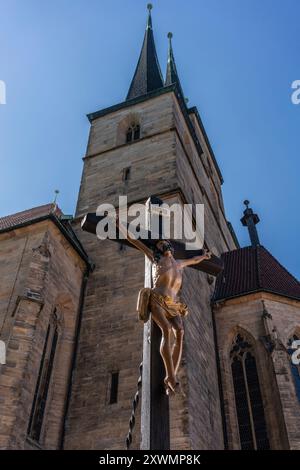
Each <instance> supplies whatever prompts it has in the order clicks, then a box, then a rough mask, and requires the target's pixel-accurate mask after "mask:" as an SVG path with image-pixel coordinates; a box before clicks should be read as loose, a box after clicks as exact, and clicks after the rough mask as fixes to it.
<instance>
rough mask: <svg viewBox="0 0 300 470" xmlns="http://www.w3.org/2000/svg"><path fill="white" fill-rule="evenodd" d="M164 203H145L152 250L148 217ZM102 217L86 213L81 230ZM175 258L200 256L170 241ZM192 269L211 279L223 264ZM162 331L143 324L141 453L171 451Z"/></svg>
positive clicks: (148, 273)
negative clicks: (154, 208)
mask: <svg viewBox="0 0 300 470" xmlns="http://www.w3.org/2000/svg"><path fill="white" fill-rule="evenodd" d="M162 203H163V201H161V200H160V199H159V198H157V197H155V196H151V197H150V198H149V199H148V200H147V202H146V209H147V211H146V231H148V234H147V238H146V239H143V243H145V244H146V245H147V246H149V247H151V248H154V246H155V243H156V242H157V241H158V240H156V241H155V240H152V237H151V226H150V222H151V214H152V206H153V205H155V206H157V205H161V204H162ZM103 217H104V216H97V215H96V214H92V213H89V214H87V215H86V216H85V217H84V219H83V220H82V223H81V227H82V229H83V230H85V231H87V232H90V233H94V234H96V227H97V224H98V222H99V221H100V220H101V219H102V218H103ZM158 217H159V224H158V225H159V234H158V235H161V233H162V216H161V215H159V216H158ZM116 235H117V237H116V241H118V242H119V243H122V244H124V245H128V246H131V247H132V246H133V245H131V244H130V243H129V242H128V241H127V240H124V239H122V238H121V237H120V234H119V232H118V230H117V234H116ZM172 246H173V247H174V250H175V252H174V257H175V258H178V259H187V258H192V257H194V256H199V255H201V254H202V253H203V251H202V250H186V248H185V245H184V243H183V242H179V241H177V240H172ZM191 268H193V269H198V270H200V271H203V272H206V273H208V274H211V275H213V276H216V275H217V274H219V273H220V272H221V271H222V269H223V263H222V261H221V260H220V258H218V257H217V256H215V255H212V257H211V258H210V259H209V260H205V261H203V262H201V263H200V264H196V265H192V266H191ZM144 286H145V287H152V263H151V261H150V260H149V259H148V258H147V257H145V280H144ZM160 342H161V332H160V329H159V327H158V326H157V325H156V323H155V322H154V321H153V320H152V319H151V317H150V319H149V321H148V322H147V323H145V325H144V335H143V375H142V405H141V407H142V411H141V436H142V441H141V449H143V450H169V449H170V424H169V397H168V396H167V395H166V393H165V389H164V386H163V384H164V377H165V368H164V364H163V360H162V358H161V355H160Z"/></svg>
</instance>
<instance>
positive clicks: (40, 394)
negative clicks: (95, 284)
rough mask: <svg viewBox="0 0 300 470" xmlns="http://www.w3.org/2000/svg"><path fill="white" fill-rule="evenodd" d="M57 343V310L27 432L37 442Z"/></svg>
mask: <svg viewBox="0 0 300 470" xmlns="http://www.w3.org/2000/svg"><path fill="white" fill-rule="evenodd" d="M57 342H58V317H57V311H56V309H55V310H54V312H53V314H52V316H51V319H50V321H49V325H48V328H47V333H46V338H45V343H44V348H43V354H42V358H41V362H40V368H39V374H38V379H37V383H36V388H35V393H34V399H33V404H32V408H31V414H30V420H29V425H28V431H27V434H28V435H29V437H31V438H32V439H33V440H35V441H36V442H39V441H40V436H41V431H42V425H43V420H44V414H45V409H46V403H47V396H48V391H49V386H50V382H51V375H52V369H53V364H54V358H55V353H56V347H57Z"/></svg>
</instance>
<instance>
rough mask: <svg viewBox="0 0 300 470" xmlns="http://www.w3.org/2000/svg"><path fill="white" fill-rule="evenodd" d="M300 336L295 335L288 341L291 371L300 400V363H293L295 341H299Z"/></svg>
mask: <svg viewBox="0 0 300 470" xmlns="http://www.w3.org/2000/svg"><path fill="white" fill-rule="evenodd" d="M299 340H300V338H299V336H298V335H293V336H292V337H291V338H290V339H289V341H288V353H289V355H290V357H291V372H292V376H293V379H294V384H295V389H296V394H297V398H298V400H299V402H300V364H293V362H292V356H293V354H294V352H295V351H296V350H295V349H293V348H292V345H293V342H294V341H299Z"/></svg>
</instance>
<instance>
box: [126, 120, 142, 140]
mask: <svg viewBox="0 0 300 470" xmlns="http://www.w3.org/2000/svg"><path fill="white" fill-rule="evenodd" d="M140 135H141V128H140V125H139V124H131V126H130V127H128V129H127V132H126V143H130V142H133V141H134V140H138V139H139V138H140Z"/></svg>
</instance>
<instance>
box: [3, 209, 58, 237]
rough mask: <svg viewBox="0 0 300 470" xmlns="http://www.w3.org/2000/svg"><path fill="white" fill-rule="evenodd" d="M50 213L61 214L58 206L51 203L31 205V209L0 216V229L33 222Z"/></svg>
mask: <svg viewBox="0 0 300 470" xmlns="http://www.w3.org/2000/svg"><path fill="white" fill-rule="evenodd" d="M51 213H54V214H55V215H57V216H59V215H61V214H62V212H61V210H60V209H59V207H57V206H55V205H54V204H53V203H52V204H45V205H43V206H38V207H33V208H32V209H27V210H26V211H22V212H17V213H16V214H12V215H7V216H6V217H0V231H5V230H7V229H11V228H13V227H16V226H18V225H21V224H24V223H28V222H33V221H34V220H35V219H39V218H40V217H45V216H47V215H50V214H51Z"/></svg>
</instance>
